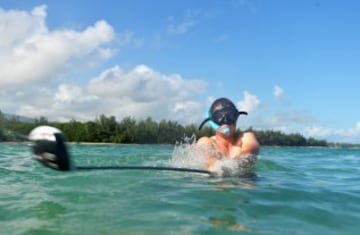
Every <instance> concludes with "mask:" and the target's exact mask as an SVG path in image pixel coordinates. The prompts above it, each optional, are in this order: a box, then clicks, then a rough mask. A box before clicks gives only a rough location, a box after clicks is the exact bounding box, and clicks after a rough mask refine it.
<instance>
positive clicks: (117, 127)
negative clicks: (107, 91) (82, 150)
mask: <svg viewBox="0 0 360 235" xmlns="http://www.w3.org/2000/svg"><path fill="white" fill-rule="evenodd" d="M40 125H50V126H54V127H56V128H59V129H60V130H62V132H63V133H64V134H65V136H66V138H67V140H68V141H71V142H94V143H124V144H133V143H134V144H135V143H136V144H175V143H176V142H182V141H184V138H185V137H191V136H193V135H195V136H196V137H197V138H200V137H202V136H210V135H213V134H214V131H213V130H212V129H211V128H209V127H205V128H203V129H202V130H201V131H199V130H198V129H197V126H196V125H194V124H191V125H185V126H184V125H181V124H179V123H178V122H175V121H167V120H162V121H154V120H153V119H152V118H151V117H148V118H146V119H144V120H136V119H134V118H132V117H125V118H123V119H122V120H121V121H117V120H116V118H115V117H114V116H110V117H107V116H105V115H101V116H100V117H98V118H96V119H95V120H94V121H87V122H80V121H76V120H71V121H69V122H49V121H48V120H47V119H46V118H45V117H40V118H37V119H35V120H34V121H32V122H29V121H27V122H25V121H20V119H19V118H17V117H16V116H14V117H12V118H5V116H4V115H3V114H2V113H1V111H0V141H24V140H26V137H27V135H28V134H29V132H30V131H31V130H32V129H33V128H35V127H37V126H40ZM251 131H253V132H254V133H255V134H256V136H257V138H258V140H259V142H260V144H261V145H265V146H324V147H327V146H334V145H336V144H333V143H328V142H327V141H325V140H317V139H314V138H305V137H303V136H302V135H301V134H298V133H294V134H285V133H283V132H280V131H273V130H253V129H251ZM336 146H338V145H336ZM342 146H344V144H342ZM348 146H349V147H351V145H348Z"/></svg>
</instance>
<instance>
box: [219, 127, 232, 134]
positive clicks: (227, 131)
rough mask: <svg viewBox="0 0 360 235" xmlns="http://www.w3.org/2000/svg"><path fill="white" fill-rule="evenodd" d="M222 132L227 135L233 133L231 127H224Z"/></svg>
mask: <svg viewBox="0 0 360 235" xmlns="http://www.w3.org/2000/svg"><path fill="white" fill-rule="evenodd" d="M221 132H222V133H223V134H224V135H226V136H229V135H230V133H231V132H230V128H229V127H226V128H224V129H223V130H222V131H221Z"/></svg>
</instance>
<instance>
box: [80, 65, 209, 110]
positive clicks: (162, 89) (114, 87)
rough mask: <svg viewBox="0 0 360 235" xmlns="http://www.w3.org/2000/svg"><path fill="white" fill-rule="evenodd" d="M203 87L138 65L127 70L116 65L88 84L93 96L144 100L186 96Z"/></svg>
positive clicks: (202, 84) (201, 83) (191, 81)
mask: <svg viewBox="0 0 360 235" xmlns="http://www.w3.org/2000/svg"><path fill="white" fill-rule="evenodd" d="M205 89H206V83H205V82H203V81H201V80H185V79H183V78H182V77H181V76H180V75H179V74H172V75H164V74H161V73H159V72H157V71H155V70H153V69H152V68H150V67H148V66H146V65H138V66H136V67H135V68H134V69H133V70H130V71H124V70H122V69H121V68H120V67H119V66H115V67H113V68H110V69H107V70H106V71H104V72H103V73H102V74H100V75H99V76H98V77H96V78H94V79H92V80H91V81H90V83H89V85H88V87H87V90H88V91H89V92H90V93H92V94H94V95H99V96H103V97H117V98H127V99H131V100H133V101H135V102H145V103H148V102H152V101H154V100H161V99H166V100H168V99H170V100H182V99H188V98H189V97H192V96H193V95H194V94H199V93H203V92H204V91H205Z"/></svg>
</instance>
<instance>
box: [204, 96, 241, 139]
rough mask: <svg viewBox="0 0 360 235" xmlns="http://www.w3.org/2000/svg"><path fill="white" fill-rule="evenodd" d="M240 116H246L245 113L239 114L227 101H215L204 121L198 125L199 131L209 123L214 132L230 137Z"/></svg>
mask: <svg viewBox="0 0 360 235" xmlns="http://www.w3.org/2000/svg"><path fill="white" fill-rule="evenodd" d="M241 114H247V112H244V111H241V112H240V111H239V110H238V109H237V108H236V107H235V105H234V103H233V102H231V101H230V100H229V99H227V98H219V99H216V100H215V101H214V102H213V103H212V105H211V106H210V109H209V111H208V112H207V117H206V119H205V120H204V121H203V122H202V123H201V124H200V126H199V130H200V129H201V128H202V127H203V125H204V124H205V123H207V122H209V123H210V126H211V127H212V128H213V129H214V130H215V131H221V132H222V133H223V134H225V135H230V132H231V131H235V126H236V121H237V119H238V117H239V116H240V115H241ZM230 129H233V130H230Z"/></svg>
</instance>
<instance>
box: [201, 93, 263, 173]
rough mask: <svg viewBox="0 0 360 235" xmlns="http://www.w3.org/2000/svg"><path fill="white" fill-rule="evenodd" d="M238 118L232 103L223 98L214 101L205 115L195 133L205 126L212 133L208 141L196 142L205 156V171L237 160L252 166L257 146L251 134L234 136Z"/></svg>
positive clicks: (247, 132)
mask: <svg viewBox="0 0 360 235" xmlns="http://www.w3.org/2000/svg"><path fill="white" fill-rule="evenodd" d="M241 114H245V115H247V112H243V111H238V109H237V108H236V107H235V105H234V104H233V102H231V101H230V100H229V99H227V98H219V99H217V100H215V101H214V102H213V103H212V105H211V107H210V110H209V112H208V114H207V118H206V119H205V120H204V121H203V122H202V123H201V124H200V126H199V130H200V129H201V128H202V127H203V125H204V124H205V123H207V122H209V124H210V125H211V127H212V128H213V129H214V130H215V131H216V133H215V135H214V136H212V137H202V138H200V139H199V140H198V141H197V146H198V147H199V148H202V149H204V150H207V152H208V153H209V156H208V160H207V162H206V166H205V167H206V168H207V169H208V170H210V171H214V170H215V168H216V164H217V163H218V162H219V161H221V160H224V159H239V160H244V161H242V162H245V163H249V165H250V166H253V165H255V162H256V160H257V157H256V156H257V154H258V153H259V148H260V145H259V143H258V141H257V139H256V136H255V134H254V133H253V132H251V131H245V132H242V133H240V134H237V133H236V132H235V131H236V121H237V119H238V117H239V116H240V115H241Z"/></svg>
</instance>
